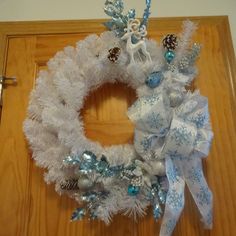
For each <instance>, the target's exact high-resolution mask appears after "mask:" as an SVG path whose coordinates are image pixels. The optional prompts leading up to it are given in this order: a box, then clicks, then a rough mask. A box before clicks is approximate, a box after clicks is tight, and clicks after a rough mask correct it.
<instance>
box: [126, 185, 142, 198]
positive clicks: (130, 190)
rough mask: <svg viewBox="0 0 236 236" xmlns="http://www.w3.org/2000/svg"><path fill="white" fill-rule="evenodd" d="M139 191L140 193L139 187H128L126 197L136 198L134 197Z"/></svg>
mask: <svg viewBox="0 0 236 236" xmlns="http://www.w3.org/2000/svg"><path fill="white" fill-rule="evenodd" d="M139 191H140V187H139V186H133V185H129V186H128V195H129V196H136V195H138V193H139Z"/></svg>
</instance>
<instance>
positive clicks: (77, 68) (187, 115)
mask: <svg viewBox="0 0 236 236" xmlns="http://www.w3.org/2000/svg"><path fill="white" fill-rule="evenodd" d="M110 4H111V3H110ZM132 22H133V23H135V24H136V22H138V21H137V20H132V21H131V23H132ZM128 24H129V23H128ZM128 26H129V25H128ZM128 26H127V27H128ZM195 28H196V26H195V25H194V24H193V23H192V22H189V21H187V22H184V24H183V32H182V34H181V35H180V37H179V45H178V47H177V48H176V50H175V55H176V56H175V59H174V60H173V61H172V60H171V61H170V60H169V59H168V57H167V56H165V57H164V55H166V54H165V49H164V48H163V47H162V46H159V45H157V44H156V42H155V41H153V40H147V39H146V40H145V41H143V42H145V48H143V49H142V53H141V51H137V53H136V54H134V60H132V58H131V54H130V53H132V51H130V50H129V48H128V47H127V45H128V43H127V44H126V43H125V42H124V41H123V40H122V39H120V38H119V37H117V35H116V33H115V32H104V33H102V34H101V35H100V36H97V35H90V36H88V37H87V38H86V39H85V40H82V41H79V42H78V43H77V45H76V47H75V48H74V47H67V48H65V49H64V51H62V52H58V53H57V54H56V56H55V57H54V58H52V59H51V60H50V61H49V62H48V70H47V71H41V72H40V74H39V77H38V79H37V82H36V87H35V89H34V90H33V91H32V93H31V98H30V103H29V108H28V118H27V120H26V121H25V123H24V131H25V134H26V136H27V138H28V140H29V143H30V147H31V149H32V151H33V158H34V159H35V161H36V163H37V164H38V165H39V166H40V167H44V168H46V169H47V173H46V175H45V180H46V182H47V183H55V184H56V191H57V192H58V193H59V194H61V193H67V194H68V195H69V196H70V197H72V198H74V199H75V200H76V201H77V202H78V203H79V204H81V203H83V204H84V203H85V205H86V204H87V210H88V211H89V212H90V217H91V218H99V219H101V220H103V221H105V222H106V223H109V222H110V220H111V217H112V215H114V214H116V213H118V212H124V213H125V214H129V215H130V214H131V215H134V216H136V215H137V214H138V215H144V214H145V210H146V208H147V207H148V206H149V205H152V206H153V214H154V217H155V218H156V219H158V218H159V217H160V216H161V214H162V207H161V205H163V204H165V212H164V219H163V224H162V229H161V234H162V235H169V234H170V233H171V232H172V230H173V228H174V226H175V224H176V221H177V220H178V217H179V215H180V212H181V210H182V208H183V205H184V194H183V189H184V185H185V182H186V184H187V185H188V187H189V189H190V191H191V193H192V195H193V197H194V200H195V202H196V204H197V206H198V208H199V210H200V213H201V214H202V216H203V221H204V223H205V224H206V226H207V227H210V226H211V201H212V196H211V192H210V190H209V189H208V186H207V184H206V181H205V179H204V176H203V172H202V168H201V158H202V157H204V156H206V155H207V154H208V151H209V145H210V142H211V138H212V132H211V128H210V125H209V120H208V107H207V100H206V98H204V97H202V96H200V95H199V93H198V92H194V93H191V92H188V91H186V89H185V86H186V85H188V84H190V83H191V81H192V79H193V78H194V76H195V75H196V69H195V67H194V62H195V60H196V57H197V56H198V53H199V47H198V45H196V44H195V45H193V47H192V49H188V46H189V42H190V38H191V35H192V32H193V31H194V30H195ZM140 29H141V28H140ZM143 29H144V28H142V29H141V30H143ZM168 37H169V38H172V39H173V36H171V35H170V36H168ZM123 39H124V37H123ZM139 40H141V42H142V40H143V39H139ZM168 40H169V39H168ZM139 42H140V41H139ZM168 42H169V41H167V43H168ZM174 46H175V45H169V47H174ZM145 50H146V51H145ZM169 52H172V51H170V50H169V48H168V51H167V52H166V53H169ZM145 53H146V54H145ZM149 56H150V58H148V57H149ZM117 81H119V82H122V83H125V84H127V86H130V87H132V88H133V89H135V90H136V93H137V96H138V99H137V101H136V102H135V104H133V105H132V106H131V108H129V110H128V116H129V118H130V119H131V120H132V121H133V122H134V123H135V125H136V129H135V140H134V145H128V144H127V145H114V146H111V147H103V146H102V145H100V144H99V143H97V142H93V141H91V140H89V139H88V138H86V137H85V135H84V127H83V120H82V117H81V116H80V110H81V108H82V107H83V104H84V100H85V98H86V96H88V94H89V92H91V91H92V90H94V89H96V88H98V87H99V86H102V85H103V84H104V83H116V82H117ZM153 83H154V84H153ZM168 183H169V184H168ZM166 195H167V197H166ZM85 213H86V210H85V208H78V209H77V210H76V211H75V212H74V213H73V215H72V219H73V220H74V219H81V218H82V217H83V216H84V215H85Z"/></svg>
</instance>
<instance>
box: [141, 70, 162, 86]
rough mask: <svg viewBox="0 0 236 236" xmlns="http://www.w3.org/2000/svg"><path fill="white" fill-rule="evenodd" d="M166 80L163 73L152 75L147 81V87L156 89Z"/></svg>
mask: <svg viewBox="0 0 236 236" xmlns="http://www.w3.org/2000/svg"><path fill="white" fill-rule="evenodd" d="M163 79H164V75H163V73H162V72H161V71H157V72H153V73H151V74H150V75H149V76H148V77H147V79H146V82H145V83H146V85H147V86H148V87H149V88H156V87H158V86H159V85H160V83H161V82H162V80H163Z"/></svg>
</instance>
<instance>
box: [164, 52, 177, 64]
mask: <svg viewBox="0 0 236 236" xmlns="http://www.w3.org/2000/svg"><path fill="white" fill-rule="evenodd" d="M174 58H175V53H174V52H173V51H167V52H166V53H165V59H166V61H167V62H168V63H171V61H172V60H173V59H174Z"/></svg>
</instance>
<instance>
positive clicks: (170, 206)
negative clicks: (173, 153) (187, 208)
mask: <svg viewBox="0 0 236 236" xmlns="http://www.w3.org/2000/svg"><path fill="white" fill-rule="evenodd" d="M177 162H178V160H173V159H172V158H170V157H167V158H166V175H167V178H168V181H169V190H168V193H167V198H166V205H165V212H164V216H163V220H162V225H161V231H160V236H169V235H171V234H172V232H173V230H174V228H175V225H176V223H177V221H178V219H179V216H180V214H181V212H182V210H183V207H184V187H185V181H184V179H183V178H182V174H181V172H182V171H181V168H180V166H179V165H178V163H177Z"/></svg>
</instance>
